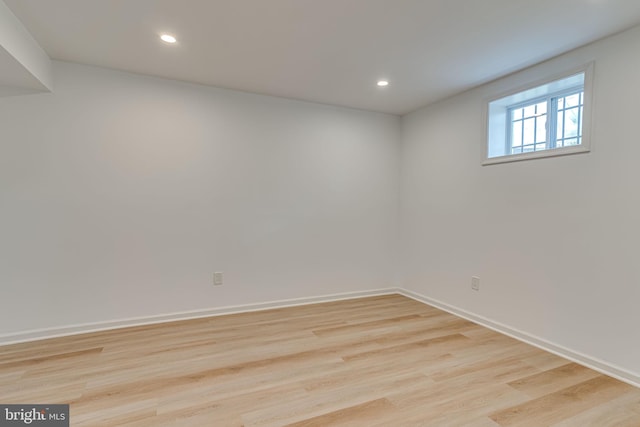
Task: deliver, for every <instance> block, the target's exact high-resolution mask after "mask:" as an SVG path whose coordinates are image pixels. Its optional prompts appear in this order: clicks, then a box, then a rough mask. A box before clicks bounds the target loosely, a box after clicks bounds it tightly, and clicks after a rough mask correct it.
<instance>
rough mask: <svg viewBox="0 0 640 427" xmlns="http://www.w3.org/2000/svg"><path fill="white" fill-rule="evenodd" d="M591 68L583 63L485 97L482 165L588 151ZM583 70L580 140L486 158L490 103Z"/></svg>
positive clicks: (592, 65)
mask: <svg viewBox="0 0 640 427" xmlns="http://www.w3.org/2000/svg"><path fill="white" fill-rule="evenodd" d="M593 71H594V62H589V63H588V64H586V65H582V66H580V67H576V68H573V69H569V70H566V71H564V72H562V73H557V74H555V75H553V76H550V77H547V78H545V79H541V80H536V81H533V82H529V83H526V84H523V85H519V86H517V87H513V88H510V89H508V90H506V91H503V92H501V93H499V94H495V95H493V96H491V97H489V98H487V99H485V103H484V117H483V122H484V138H483V141H482V147H483V148H482V165H483V166H485V165H493V164H498V163H511V162H518V161H522V160H531V159H539V158H545V157H557V156H566V155H569V154H578V153H588V152H589V151H591V122H592V110H593ZM579 73H584V107H583V111H582V143H581V144H580V145H574V146H571V147H561V148H554V149H551V150H542V151H533V152H529V153H520V154H508V155H504V156H498V157H489V104H490V103H491V102H493V101H497V100H499V99H502V98H505V97H508V96H511V95H515V94H517V93H520V92H524V91H526V90H529V89H533V88H535V87H538V86H542V85H545V84H548V83H551V82H554V81H556V80H561V79H563V78H566V77H570V76H573V75H575V74H579Z"/></svg>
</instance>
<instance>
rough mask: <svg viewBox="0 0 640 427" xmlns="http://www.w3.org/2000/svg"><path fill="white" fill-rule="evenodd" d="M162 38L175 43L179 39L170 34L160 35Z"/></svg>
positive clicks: (166, 41) (164, 40)
mask: <svg viewBox="0 0 640 427" xmlns="http://www.w3.org/2000/svg"><path fill="white" fill-rule="evenodd" d="M160 39H161V40H162V41H163V42H165V43H171V44H173V43H175V42H177V41H178V40H176V38H175V37H173V36H172V35H170V34H163V35H161V36H160Z"/></svg>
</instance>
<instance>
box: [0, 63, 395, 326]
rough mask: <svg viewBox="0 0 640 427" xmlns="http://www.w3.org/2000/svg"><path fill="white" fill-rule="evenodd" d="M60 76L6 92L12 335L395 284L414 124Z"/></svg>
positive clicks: (172, 87)
mask: <svg viewBox="0 0 640 427" xmlns="http://www.w3.org/2000/svg"><path fill="white" fill-rule="evenodd" d="M54 77H55V83H56V90H55V93H53V94H39V95H30V96H22V97H12V98H4V99H0V217H1V218H0V236H1V237H0V284H1V286H2V297H1V298H0V335H2V334H9V333H14V332H21V331H27V330H31V329H38V328H47V327H59V326H67V325H75V324H79V323H90V322H102V321H110V320H115V319H124V318H129V317H140V316H151V315H157V314H166V313H174V312H181V311H187V310H197V309H208V308H215V307H222V306H229V305H237V304H251V303H257V302H265V301H273V300H282V299H289V298H299V297H311V296H319V295H325V294H333V293H342V292H351V291H361V290H370V289H376V288H384V287H388V286H392V285H393V280H394V272H395V270H394V265H393V262H394V261H393V253H394V250H395V241H396V236H397V228H396V227H397V213H398V199H397V196H398V190H397V188H398V187H397V186H398V151H399V150H398V141H399V130H400V129H399V126H400V120H399V118H397V117H395V116H389V115H383V114H377V113H368V112H362V111H357V110H349V109H344V108H336V107H329V106H323V105H318V104H311V103H304V102H297V101H291V100H285V99H279V98H272V97H265V96H259V95H252V94H246V93H240V92H234V91H228V90H221V89H214V88H207V87H204V86H197V85H191V84H185V83H179V82H174V81H168V80H162V79H156V78H151V77H143V76H138V75H133V74H127V73H122V72H116V71H110V70H105V69H100V68H93V67H87V66H81V65H74V64H68V63H60V62H54ZM214 271H224V273H225V284H224V285H223V286H221V287H215V288H214V287H213V286H212V274H213V272H214Z"/></svg>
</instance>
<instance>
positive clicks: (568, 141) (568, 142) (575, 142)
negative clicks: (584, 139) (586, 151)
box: [564, 138, 578, 147]
mask: <svg viewBox="0 0 640 427" xmlns="http://www.w3.org/2000/svg"><path fill="white" fill-rule="evenodd" d="M570 145H578V138H571V139H565V140H564V146H565V147H568V146H570Z"/></svg>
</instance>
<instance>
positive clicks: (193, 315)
mask: <svg viewBox="0 0 640 427" xmlns="http://www.w3.org/2000/svg"><path fill="white" fill-rule="evenodd" d="M397 293H399V290H398V288H386V289H377V290H372V291H361V292H347V293H341V294H332V295H322V296H317V297H308V298H295V299H287V300H280V301H271V302H264V303H257V304H246V305H234V306H228V307H219V308H212V309H205V310H193V311H184V312H179V313H170V314H161V315H156V316H146V317H134V318H129V319H121V320H112V321H106V322H95V323H84V324H79V325H70V326H62V327H54V328H46V329H33V330H29V331H24V332H17V333H12V334H5V335H0V345H8V344H17V343H22V342H28V341H36V340H42V339H48V338H58V337H64V336H69V335H78V334H86V333H89V332H98V331H105V330H112V329H120V328H128V327H131V326H143V325H153V324H156V323H164V322H173V321H176V320H189V319H198V318H202V317H213V316H222V315H225V314H236V313H248V312H251V311H262V310H270V309H274V308H283V307H293V306H298V305H307V304H317V303H321V302H330V301H341V300H348V299H355V298H364V297H371V296H378V295H390V294H397Z"/></svg>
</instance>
